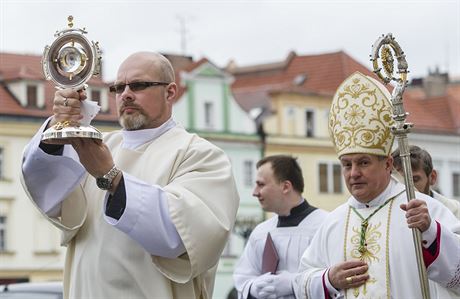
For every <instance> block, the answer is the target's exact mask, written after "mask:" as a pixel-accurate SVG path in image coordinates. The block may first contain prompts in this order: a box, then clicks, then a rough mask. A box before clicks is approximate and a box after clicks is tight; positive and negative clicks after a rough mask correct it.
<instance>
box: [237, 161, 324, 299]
mask: <svg viewBox="0 0 460 299" xmlns="http://www.w3.org/2000/svg"><path fill="white" fill-rule="evenodd" d="M303 189H304V182H303V177H302V170H301V168H300V166H299V164H298V163H297V161H296V159H295V158H293V157H290V156H284V155H276V156H269V157H265V158H263V159H262V160H260V161H259V162H258V163H257V179H256V186H255V188H254V192H253V196H255V197H257V199H258V200H259V203H260V205H261V206H262V209H263V210H264V211H266V212H272V213H275V214H276V216H274V217H272V218H270V219H268V220H266V221H264V222H262V223H261V224H259V225H258V226H257V227H256V228H255V229H254V231H253V232H252V234H251V236H250V237H249V241H248V243H247V245H246V247H245V249H244V252H243V255H242V256H241V258H240V261H239V262H238V264H237V266H236V268H235V272H234V281H235V286H236V289H237V290H238V294H239V296H238V297H239V298H267V297H270V298H272V297H273V298H275V297H276V298H279V297H283V298H294V291H293V289H292V279H293V277H294V275H295V273H296V272H297V269H298V266H299V261H300V258H301V256H302V253H303V252H304V251H305V249H306V248H307V246H308V244H309V243H310V240H311V238H312V237H313V235H314V233H315V231H316V230H317V229H318V227H319V226H320V224H321V223H322V221H323V219H324V217H325V216H326V212H325V211H323V210H320V209H317V208H315V207H313V206H311V205H309V204H308V202H307V201H306V200H305V199H304V198H303V197H302V192H303ZM270 240H272V241H270ZM267 243H268V245H270V244H273V246H274V247H275V250H276V252H277V253H278V256H279V264H278V267H277V270H276V274H273V273H270V272H266V273H264V271H262V269H263V256H264V250H265V249H264V248H265V246H266V244H267Z"/></svg>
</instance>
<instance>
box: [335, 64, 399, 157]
mask: <svg viewBox="0 0 460 299" xmlns="http://www.w3.org/2000/svg"><path fill="white" fill-rule="evenodd" d="M383 88H384V87H383ZM391 116H392V109H391V104H390V102H389V100H388V99H387V98H386V95H385V94H384V93H383V92H382V91H381V90H379V86H378V85H375V83H374V82H372V81H371V80H370V79H368V78H366V77H365V76H364V75H362V74H359V73H355V74H354V75H352V77H351V78H349V79H347V80H346V81H345V82H344V84H343V85H342V86H340V87H339V89H338V90H337V93H336V94H335V96H334V100H333V103H332V105H331V110H330V116H329V126H328V127H329V134H330V136H331V137H332V141H333V143H334V146H335V148H336V151H337V153H338V154H339V156H340V155H342V154H344V153H345V152H347V151H353V150H355V149H356V148H365V149H368V150H369V151H371V152H372V153H375V154H380V155H383V154H387V153H389V151H390V150H391V146H392V144H393V139H394V138H393V135H392V134H391V130H390V128H391V126H392V125H393V123H394V120H393V119H392V117H391Z"/></svg>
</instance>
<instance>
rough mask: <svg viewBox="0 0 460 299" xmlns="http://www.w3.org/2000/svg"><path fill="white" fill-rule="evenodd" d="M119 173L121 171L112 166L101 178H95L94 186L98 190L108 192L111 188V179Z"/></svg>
mask: <svg viewBox="0 0 460 299" xmlns="http://www.w3.org/2000/svg"><path fill="white" fill-rule="evenodd" d="M120 171H121V170H120V169H119V168H118V167H117V166H116V165H113V167H112V169H110V170H109V172H107V173H106V174H105V175H103V176H102V177H99V178H96V185H97V186H98V187H99V189H102V190H109V189H110V188H111V187H112V182H113V179H114V178H115V177H116V176H117V175H118V174H119V173H120Z"/></svg>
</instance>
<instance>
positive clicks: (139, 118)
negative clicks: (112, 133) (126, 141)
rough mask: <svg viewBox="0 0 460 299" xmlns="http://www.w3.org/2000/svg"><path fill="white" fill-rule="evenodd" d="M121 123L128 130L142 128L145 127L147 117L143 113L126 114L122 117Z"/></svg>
mask: <svg viewBox="0 0 460 299" xmlns="http://www.w3.org/2000/svg"><path fill="white" fill-rule="evenodd" d="M119 122H120V125H121V126H122V127H123V128H124V129H125V130H127V131H133V130H140V129H143V128H144V127H145V124H146V123H147V117H146V116H145V115H143V114H137V115H124V116H122V117H120V121H119Z"/></svg>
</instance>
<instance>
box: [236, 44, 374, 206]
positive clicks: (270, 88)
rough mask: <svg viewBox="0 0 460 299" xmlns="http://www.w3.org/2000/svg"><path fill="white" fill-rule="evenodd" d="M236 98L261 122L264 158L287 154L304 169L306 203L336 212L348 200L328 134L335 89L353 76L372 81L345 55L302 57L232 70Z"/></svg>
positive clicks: (293, 56) (365, 70)
mask: <svg viewBox="0 0 460 299" xmlns="http://www.w3.org/2000/svg"><path fill="white" fill-rule="evenodd" d="M228 70H229V71H230V72H232V73H233V75H234V76H235V78H236V81H235V83H234V84H233V86H232V90H233V93H234V94H235V97H236V99H237V100H238V102H239V103H240V105H241V106H242V107H243V108H244V109H246V110H247V111H250V112H251V113H252V114H254V115H256V116H257V118H256V119H257V121H258V122H259V130H260V131H261V132H262V134H263V135H264V136H265V151H264V156H270V155H275V154H287V155H292V156H294V157H297V158H298V161H299V164H300V166H301V167H302V171H303V175H304V181H305V191H304V197H305V198H307V200H308V201H309V202H310V203H311V204H312V205H314V206H316V207H319V208H322V209H325V210H329V211H330V210H333V209H334V208H336V207H337V206H338V205H340V204H341V203H343V202H344V201H345V200H346V199H347V197H348V191H347V189H346V186H345V185H344V181H343V179H342V175H341V167H340V163H339V161H338V159H337V155H336V153H335V151H334V148H333V146H332V142H331V140H330V138H329V134H328V127H327V126H328V115H329V108H330V105H331V102H332V97H333V95H334V93H335V90H336V89H337V87H338V86H339V85H340V83H342V81H343V80H345V78H347V77H348V76H349V75H351V74H352V73H353V72H355V71H360V72H363V73H364V74H367V75H370V76H373V73H372V72H371V71H370V70H368V69H367V68H366V67H365V66H363V65H362V64H360V63H359V62H357V61H356V60H354V59H353V58H352V57H350V56H349V55H347V54H346V53H344V52H342V51H340V52H334V53H327V54H320V55H305V56H299V55H297V54H296V53H294V52H291V53H290V54H289V55H288V57H287V58H286V60H284V61H282V62H277V63H271V64H264V65H257V66H251V67H237V66H235V65H234V64H233V65H229V66H228Z"/></svg>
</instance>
